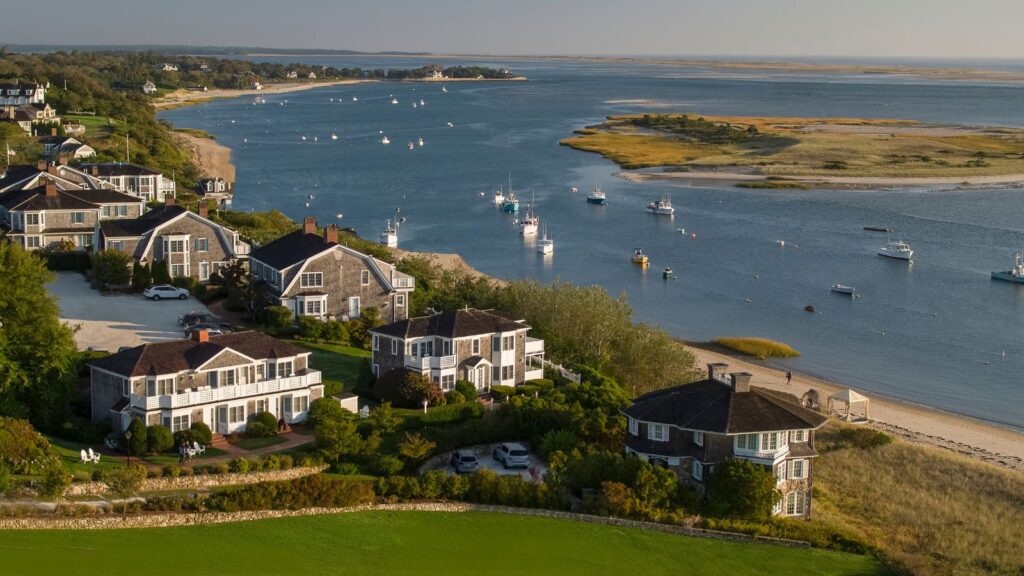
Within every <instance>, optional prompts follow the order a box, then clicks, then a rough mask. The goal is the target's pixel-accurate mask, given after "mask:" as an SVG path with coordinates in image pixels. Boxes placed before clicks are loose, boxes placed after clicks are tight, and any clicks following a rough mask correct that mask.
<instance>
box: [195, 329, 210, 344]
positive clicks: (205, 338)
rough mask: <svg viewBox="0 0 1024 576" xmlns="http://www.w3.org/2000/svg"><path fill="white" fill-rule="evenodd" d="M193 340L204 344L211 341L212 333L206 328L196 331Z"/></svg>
mask: <svg viewBox="0 0 1024 576" xmlns="http://www.w3.org/2000/svg"><path fill="white" fill-rule="evenodd" d="M192 339H193V340H195V341H196V342H199V343H200V344H202V343H203V342H209V341H210V331H209V330H207V329H206V328H202V329H200V330H195V331H193V332H192Z"/></svg>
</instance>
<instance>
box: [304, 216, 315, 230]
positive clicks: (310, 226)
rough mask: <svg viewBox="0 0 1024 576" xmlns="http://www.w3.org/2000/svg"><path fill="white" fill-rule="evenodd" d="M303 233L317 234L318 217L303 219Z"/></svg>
mask: <svg viewBox="0 0 1024 576" xmlns="http://www.w3.org/2000/svg"><path fill="white" fill-rule="evenodd" d="M302 233H303V234H316V217H315V216H306V217H305V218H303V219H302Z"/></svg>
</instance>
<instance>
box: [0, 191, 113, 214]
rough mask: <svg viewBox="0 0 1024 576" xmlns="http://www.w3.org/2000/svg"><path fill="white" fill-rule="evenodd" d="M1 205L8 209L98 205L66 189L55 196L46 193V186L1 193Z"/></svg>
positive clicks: (81, 208)
mask: <svg viewBox="0 0 1024 576" xmlns="http://www.w3.org/2000/svg"><path fill="white" fill-rule="evenodd" d="M0 206H3V207H4V208H6V209H7V210H91V209H96V205H95V204H93V203H91V202H88V201H86V200H83V199H81V198H78V197H77V196H74V195H72V194H70V193H69V192H68V191H66V190H60V189H58V190H57V193H56V194H55V195H53V196H47V195H46V186H39V187H37V188H28V189H25V190H11V191H9V192H4V193H3V194H0Z"/></svg>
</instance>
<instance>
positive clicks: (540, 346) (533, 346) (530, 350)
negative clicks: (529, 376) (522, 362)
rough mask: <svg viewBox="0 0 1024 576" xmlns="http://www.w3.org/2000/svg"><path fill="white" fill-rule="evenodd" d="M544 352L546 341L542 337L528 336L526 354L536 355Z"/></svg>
mask: <svg viewBox="0 0 1024 576" xmlns="http://www.w3.org/2000/svg"><path fill="white" fill-rule="evenodd" d="M543 353H544V341H543V340H541V339H540V338H530V337H529V336H527V337H526V355H527V356H536V355H538V354H543Z"/></svg>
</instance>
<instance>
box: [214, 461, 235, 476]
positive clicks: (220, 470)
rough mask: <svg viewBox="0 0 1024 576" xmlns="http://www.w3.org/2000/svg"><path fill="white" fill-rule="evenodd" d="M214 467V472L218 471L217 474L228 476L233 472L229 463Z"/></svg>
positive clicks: (221, 463) (220, 463) (219, 463)
mask: <svg viewBox="0 0 1024 576" xmlns="http://www.w3.org/2000/svg"><path fill="white" fill-rule="evenodd" d="M213 466H214V468H213V469H214V471H216V473H217V474H227V473H228V472H231V467H230V466H228V463H227V462H218V463H216V464H214V465H213Z"/></svg>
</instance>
